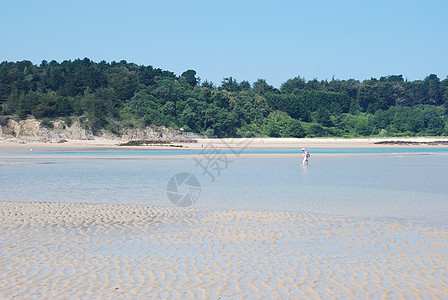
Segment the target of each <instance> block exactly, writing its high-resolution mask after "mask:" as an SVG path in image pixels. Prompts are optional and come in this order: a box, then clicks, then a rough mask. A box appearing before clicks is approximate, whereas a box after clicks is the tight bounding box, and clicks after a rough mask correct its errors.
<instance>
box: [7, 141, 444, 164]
mask: <svg viewBox="0 0 448 300" xmlns="http://www.w3.org/2000/svg"><path fill="white" fill-rule="evenodd" d="M384 142H386V143H384ZM123 143H125V141H119V140H107V139H97V140H69V141H67V142H64V143H57V142H46V143H42V142H27V143H24V142H20V143H18V142H11V141H8V140H0V159H2V158H8V157H9V154H11V153H14V158H34V159H43V158H72V159H76V158H83V159H86V158H98V156H97V155H95V153H94V152H95V151H102V152H104V151H110V154H105V153H101V158H106V159H152V158H157V159H161V158H162V159H170V158H177V159H179V158H180V159H182V158H192V157H193V156H194V155H193V156H192V155H191V154H189V155H176V156H172V155H155V156H152V155H150V153H149V152H148V155H145V156H142V155H133V153H132V151H141V150H170V151H173V153H174V152H175V151H181V150H193V151H194V150H197V151H199V150H204V149H215V150H218V151H219V150H231V151H232V152H234V153H235V154H233V153H232V152H231V153H230V154H227V156H229V157H267V158H268V157H297V155H298V154H300V153H299V152H300V149H301V148H302V147H306V148H396V147H402V148H406V147H408V148H410V147H419V148H431V147H443V148H448V138H426V137H425V138H424V137H421V138H420V137H418V138H387V139H365V138H363V139H340V138H303V139H296V138H268V139H262V138H252V139H244V138H233V139H198V140H197V143H172V144H169V145H149V146H119V145H120V144H123ZM403 143H405V144H403ZM406 143H409V144H406ZM250 149H297V153H298V154H297V153H268V154H257V153H251V154H250V153H245V150H250ZM77 151H89V152H92V153H90V155H77V154H76V153H73V154H71V153H70V152H77ZM113 151H129V154H126V155H123V154H121V155H114V153H113ZM2 152H3V153H4V155H1V153H2ZM33 152H34V153H35V154H33V155H32V156H30V154H31V153H33ZM36 152H37V153H36ZM39 152H46V154H45V155H39V154H38V153H39ZM48 152H50V153H51V152H67V153H65V154H63V155H62V154H58V155H57V156H52V155H51V154H49V153H48ZM5 154H6V155H5ZM21 154H23V155H21ZM201 155H202V154H200V155H196V156H197V157H198V156H201ZM329 155H332V156H334V155H347V154H318V153H314V154H313V156H329ZM350 155H359V154H350ZM369 155H372V154H369Z"/></svg>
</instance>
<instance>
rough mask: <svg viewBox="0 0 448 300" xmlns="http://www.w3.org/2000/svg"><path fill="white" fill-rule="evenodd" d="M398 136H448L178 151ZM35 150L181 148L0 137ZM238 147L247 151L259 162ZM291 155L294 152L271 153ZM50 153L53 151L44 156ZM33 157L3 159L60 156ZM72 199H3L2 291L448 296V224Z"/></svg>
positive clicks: (33, 295) (13, 295) (40, 294)
mask: <svg viewBox="0 0 448 300" xmlns="http://www.w3.org/2000/svg"><path fill="white" fill-rule="evenodd" d="M396 140H402V141H403V140H404V141H412V142H419V143H427V142H434V141H441V140H443V141H446V139H440V138H435V139H431V138H412V139H411V138H410V139H347V140H344V139H250V140H248V139H219V140H218V139H217V140H211V139H204V140H199V141H198V143H194V144H192V143H186V144H180V145H181V146H182V148H180V149H196V150H197V149H201V148H202V147H211V146H212V147H217V149H225V148H227V149H229V148H230V149H235V150H238V151H240V150H244V149H246V148H291V149H296V148H299V147H307V148H369V147H371V148H374V147H378V148H379V147H381V148H384V147H397V146H394V145H393V144H386V145H384V144H383V145H382V144H376V142H378V141H396ZM399 147H417V146H416V145H415V144H413V145H410V146H403V145H400V146H399ZM418 147H429V146H428V145H427V144H422V145H420V146H418ZM437 147H447V146H446V145H440V146H437ZM30 149H33V152H35V153H36V154H37V152H40V151H42V152H50V153H51V152H56V151H97V150H104V151H107V150H120V151H123V150H124V149H127V150H143V149H173V151H176V149H175V148H169V147H167V146H141V147H140V146H139V147H129V146H127V147H121V146H118V142H117V141H113V140H91V141H68V142H66V143H35V142H32V143H11V142H5V141H0V152H6V154H11V153H13V154H14V156H13V157H14V158H20V157H21V156H20V154H21V153H24V154H25V153H28V154H29V152H30ZM239 153H241V154H239V156H240V157H260V155H259V154H244V151H243V152H239ZM288 155H294V156H296V154H273V155H267V154H262V155H261V156H262V157H281V156H288ZM321 155H325V154H321ZM344 155H347V154H344ZM348 155H354V154H348ZM370 155H372V154H370ZM314 156H319V154H314V155H313V157H314ZM5 157H8V155H6V156H5ZM49 157H50V158H51V157H52V156H51V154H50V155H47V156H43V157H42V158H49ZM54 157H58V158H67V159H71V158H92V159H93V158H97V157H96V156H95V155H92V156H79V157H77V156H76V155H72V156H70V155H68V156H66V157H65V156H61V155H57V156H56V155H55V156H54ZM188 157H189V158H191V156H188ZM0 158H2V157H1V155H0ZM23 158H27V159H24V160H22V161H12V160H11V159H9V160H5V161H1V160H0V172H3V170H7V168H8V167H10V165H14V164H24V165H27V164H45V163H51V162H47V161H45V160H44V161H40V160H38V159H36V160H34V159H33V158H39V156H38V155H37V156H34V155H33V156H28V155H24V156H23ZM28 158H30V159H28ZM101 158H103V159H108V158H142V157H141V156H140V157H138V156H135V157H134V156H132V155H129V156H120V157H114V156H113V155H111V156H110V157H108V156H105V155H102V156H101ZM157 158H164V157H163V156H157ZM166 158H169V157H166ZM176 158H182V156H176ZM17 167H22V166H17ZM124 200H125V199H124ZM241 200H242V201H244V200H245V199H241ZM33 201H34V200H33ZM52 201H54V199H52ZM70 202H71V201H68V202H67V201H66V202H63V203H62V202H61V203H57V202H51V203H50V202H11V201H5V200H3V199H1V198H0V220H1V222H0V298H2V299H67V298H72V299H97V298H103V299H110V298H113V299H148V298H150V299H173V298H174V299H297V298H298V299H309V298H317V299H359V298H362V299H390V298H395V299H407V298H409V297H411V298H412V297H416V298H417V299H423V298H436V299H439V298H448V274H447V273H448V250H447V249H448V231H447V230H446V227H443V226H442V227H437V226H435V227H431V226H430V225H428V224H426V223H419V221H418V220H412V219H403V218H401V219H400V218H382V217H359V216H358V217H355V216H352V217H351V216H337V215H320V214H314V213H302V212H298V211H257V210H225V209H205V208H191V207H190V208H179V207H174V206H166V207H165V206H149V205H131V204H106V203H101V204H88V203H70Z"/></svg>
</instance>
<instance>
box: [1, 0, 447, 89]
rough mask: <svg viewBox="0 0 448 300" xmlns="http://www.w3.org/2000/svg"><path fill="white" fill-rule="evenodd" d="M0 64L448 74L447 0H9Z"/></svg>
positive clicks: (273, 80) (242, 75)
mask: <svg viewBox="0 0 448 300" xmlns="http://www.w3.org/2000/svg"><path fill="white" fill-rule="evenodd" d="M0 28H1V29H0V61H20V60H30V61H32V62H33V63H35V64H40V62H41V61H42V60H44V59H45V60H48V61H51V60H56V61H58V62H61V61H63V60H67V59H71V60H74V59H76V58H84V57H88V58H90V59H92V60H93V61H95V62H99V61H101V60H105V61H107V62H111V61H114V60H115V61H120V60H123V59H124V60H126V61H128V62H134V63H136V64H138V65H151V66H153V67H157V68H162V69H165V70H169V71H172V72H174V73H176V74H177V75H180V74H181V73H182V72H183V71H186V70H188V69H193V70H196V72H197V76H199V77H200V78H201V79H202V80H203V81H204V80H209V81H213V82H214V83H215V84H217V85H219V84H220V83H221V81H222V79H223V78H224V77H229V76H232V77H233V78H235V79H236V80H237V81H242V80H247V81H249V82H250V83H253V82H254V81H256V80H257V79H259V78H262V79H266V80H267V82H268V83H269V84H271V85H274V86H275V87H280V85H281V84H282V83H283V82H285V81H286V80H288V79H290V78H292V77H295V76H299V75H300V76H302V77H304V78H305V79H306V80H311V79H313V78H317V79H319V80H325V79H328V80H331V78H332V77H333V76H334V78H336V79H350V78H354V79H358V80H364V79H370V78H371V77H376V78H379V77H381V76H387V75H398V74H402V75H403V77H404V78H407V79H408V80H416V79H424V78H425V77H426V76H427V75H429V74H436V75H438V76H439V78H440V79H444V78H446V77H447V75H448V1H446V0H422V1H416V0H407V1H396V0H375V1H362V0H356V1H355V0H353V1H349V0H322V1H318V0H307V1H302V0H296V1H294V0H290V1H286V0H285V1H283V0H277V1H262V0H257V1H255V0H247V1H245V0H239V1H234V0H227V1H213V0H208V1H195V0H190V1H186V0H184V1H169V0H164V1H162V0H160V1H152V0H148V1H143V0H127V1H113V0H112V1H111V0H107V1H106V0H104V1H97V0H89V1H86V0H77V1H68V0H67V1H65V0H54V1H49V0H39V1H35V0H0Z"/></svg>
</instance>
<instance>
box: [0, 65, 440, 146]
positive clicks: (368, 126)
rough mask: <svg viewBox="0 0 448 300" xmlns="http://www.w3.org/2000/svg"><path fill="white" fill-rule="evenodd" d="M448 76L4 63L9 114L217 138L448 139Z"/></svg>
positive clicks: (1, 101)
mask: <svg viewBox="0 0 448 300" xmlns="http://www.w3.org/2000/svg"><path fill="white" fill-rule="evenodd" d="M447 109H448V78H445V79H443V80H440V79H439V78H438V77H437V76H436V75H434V74H431V75H429V76H427V77H426V78H425V79H424V80H416V81H407V80H405V79H403V77H402V75H391V76H386V77H381V78H379V79H375V78H372V79H370V80H364V81H362V82H361V81H358V80H354V79H350V80H337V79H332V80H331V81H327V80H321V81H319V80H317V79H313V80H309V81H306V80H305V79H304V78H301V77H295V78H292V79H289V80H287V81H286V82H284V83H283V84H282V85H281V87H280V89H277V88H274V87H273V86H271V85H269V84H268V83H267V82H266V81H265V80H263V79H259V80H257V81H256V82H254V83H253V84H250V83H249V82H247V81H241V82H238V81H237V80H235V79H234V78H232V77H228V78H224V79H223V81H222V82H221V83H220V85H219V86H216V85H215V84H214V83H212V82H209V81H204V82H201V80H200V78H198V77H197V76H196V72H195V71H194V70H187V71H185V72H184V73H182V74H181V75H180V76H177V75H175V74H174V73H173V72H169V71H165V70H161V69H158V68H153V67H151V66H139V65H136V64H133V63H128V62H126V61H120V62H111V63H107V62H105V61H102V62H99V63H95V62H93V61H91V60H90V59H87V58H85V59H82V60H81V59H77V60H74V61H63V62H62V63H58V62H56V61H51V62H47V61H42V63H41V64H40V65H34V64H32V63H31V62H29V61H21V62H2V63H1V64H0V114H1V115H2V117H1V119H0V121H1V120H3V121H4V120H5V119H6V118H11V117H13V118H20V119H25V118H28V117H30V116H33V117H35V118H38V119H43V120H45V121H46V124H50V123H51V122H49V120H50V121H51V120H52V119H54V118H66V120H67V122H72V121H73V119H75V118H77V119H79V121H80V122H81V123H82V124H83V126H86V127H88V128H89V129H91V130H92V131H93V132H96V131H98V130H103V129H104V130H109V131H111V132H113V133H116V134H119V133H120V131H121V129H123V128H125V127H131V128H132V127H137V126H142V127H143V126H149V125H164V126H169V127H174V128H183V129H184V130H187V131H193V132H196V133H199V134H204V135H208V136H218V137H255V136H271V137H305V136H307V137H317V136H339V137H353V136H401V135H406V136H415V135H446V134H447V133H448V125H447V124H448V117H447Z"/></svg>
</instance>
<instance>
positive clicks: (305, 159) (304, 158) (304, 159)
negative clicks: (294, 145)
mask: <svg viewBox="0 0 448 300" xmlns="http://www.w3.org/2000/svg"><path fill="white" fill-rule="evenodd" d="M309 157H310V154H309V153H308V151H306V149H305V148H302V166H304V167H305V164H306V166H309V165H310V164H309V162H308V158H309Z"/></svg>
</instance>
